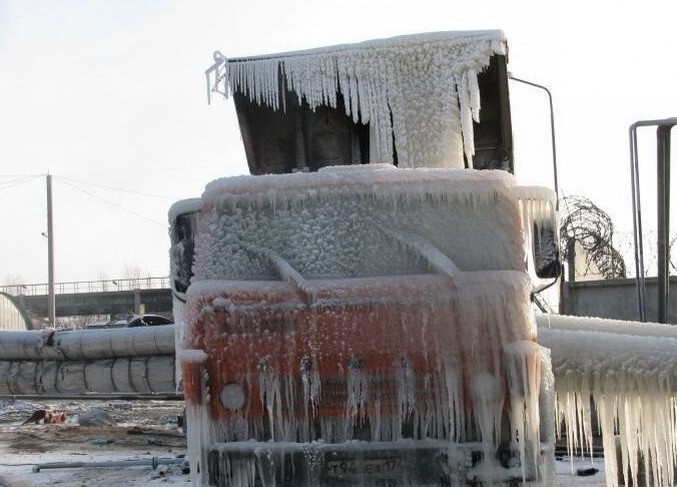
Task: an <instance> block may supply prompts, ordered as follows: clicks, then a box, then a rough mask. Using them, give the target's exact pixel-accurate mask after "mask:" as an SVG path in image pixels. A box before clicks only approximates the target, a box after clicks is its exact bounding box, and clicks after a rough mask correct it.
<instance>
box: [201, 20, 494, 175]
mask: <svg viewBox="0 0 677 487" xmlns="http://www.w3.org/2000/svg"><path fill="white" fill-rule="evenodd" d="M506 52H507V44H506V39H505V36H504V34H503V33H502V32H500V31H473V32H436V33H427V34H417V35H410V36H401V37H393V38H390V39H381V40H374V41H367V42H362V43H359V44H347V45H340V46H333V47H327V48H321V49H313V50H308V51H296V52H293V53H283V54H273V55H266V56H258V57H249V58H241V59H231V60H226V62H225V63H224V64H223V65H222V71H221V72H217V73H216V74H215V80H214V84H215V85H216V86H215V88H214V89H215V90H217V91H222V92H223V93H224V94H226V95H227V94H228V93H229V92H236V91H237V92H240V93H242V94H244V95H246V96H248V97H249V99H250V100H252V101H253V102H256V103H259V104H262V105H263V104H265V105H268V106H270V107H272V108H274V109H277V110H284V96H281V93H282V92H281V90H280V83H279V76H280V75H281V76H282V77H283V78H284V80H285V82H286V87H287V89H288V90H290V91H292V92H294V93H296V95H297V96H298V98H299V101H305V102H306V103H307V104H308V105H309V106H310V107H311V108H312V109H315V108H317V107H318V106H321V105H328V106H332V107H334V108H336V106H337V96H338V95H339V94H340V95H341V96H342V97H343V99H344V102H345V107H346V114H347V115H348V116H351V117H352V118H353V120H354V121H355V122H358V121H359V122H362V123H365V124H367V123H368V124H369V125H370V130H371V134H372V136H371V138H370V144H371V146H372V147H371V148H370V150H371V151H372V154H374V155H375V157H374V158H373V159H372V161H371V162H389V163H392V162H393V140H394V143H395V147H396V149H397V156H398V161H399V165H400V167H463V164H464V162H463V156H464V153H465V156H466V158H467V160H468V162H469V164H470V167H472V157H473V155H474V153H475V148H474V138H473V121H475V122H479V111H480V92H479V86H478V82H477V74H478V73H479V72H481V71H482V70H483V69H485V68H486V67H487V66H488V65H489V58H490V57H491V56H492V55H494V54H506ZM219 85H220V86H219Z"/></svg>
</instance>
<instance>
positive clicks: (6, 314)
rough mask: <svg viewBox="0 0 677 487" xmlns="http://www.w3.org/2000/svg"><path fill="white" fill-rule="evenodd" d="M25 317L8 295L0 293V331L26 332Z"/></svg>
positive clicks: (27, 327) (27, 325) (26, 323)
mask: <svg viewBox="0 0 677 487" xmlns="http://www.w3.org/2000/svg"><path fill="white" fill-rule="evenodd" d="M29 328H30V326H29V324H28V321H27V319H26V317H25V316H24V315H23V313H22V312H21V310H20V309H19V308H18V307H17V305H16V304H15V303H14V299H13V298H12V296H10V295H9V294H5V293H0V330H27V329H29Z"/></svg>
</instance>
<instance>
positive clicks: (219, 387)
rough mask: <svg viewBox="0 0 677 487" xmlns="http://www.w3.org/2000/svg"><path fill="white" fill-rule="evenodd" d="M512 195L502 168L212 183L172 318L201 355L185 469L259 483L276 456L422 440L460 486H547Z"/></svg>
mask: <svg viewBox="0 0 677 487" xmlns="http://www.w3.org/2000/svg"><path fill="white" fill-rule="evenodd" d="M518 193H519V192H518V191H517V190H516V189H515V184H514V179H513V177H512V176H511V175H510V174H507V173H505V172H500V171H472V170H451V169H448V170H441V169H396V168H393V167H386V166H375V167H374V166H363V167H356V168H340V169H329V170H323V171H320V172H319V173H306V174H301V173H297V174H289V175H271V176H249V177H236V178H228V179H221V180H217V181H215V182H213V183H211V184H210V185H209V186H208V187H207V190H206V191H205V193H204V195H203V198H202V201H203V205H202V208H201V210H200V211H199V213H198V214H197V219H196V220H197V228H198V231H197V235H196V242H195V243H196V247H195V265H194V267H193V271H194V279H193V283H192V284H191V286H190V288H189V289H188V292H187V304H186V308H185V317H186V320H187V323H189V326H188V330H187V333H186V343H185V344H184V348H185V349H186V350H198V351H203V352H204V354H202V353H199V352H195V353H192V354H191V353H186V354H185V357H187V359H186V360H185V361H184V385H185V391H186V402H187V407H188V412H187V414H188V416H189V419H190V421H191V422H192V426H191V427H190V428H191V429H192V430H193V433H191V434H190V437H189V451H190V455H191V465H198V464H199V465H202V468H203V470H204V468H205V465H207V464H209V466H210V469H211V470H210V471H216V472H218V475H220V476H221V477H220V478H223V479H225V480H227V481H229V482H234V483H235V484H237V485H254V484H255V481H257V479H258V481H259V482H261V483H262V484H263V485H274V480H270V479H274V472H275V468H284V461H283V460H281V459H280V457H278V456H277V455H279V453H280V451H288V452H292V451H298V450H299V449H301V450H303V451H306V452H307V455H308V458H307V460H308V462H306V465H309V464H312V461H311V460H312V459H313V458H314V457H313V456H312V455H314V454H315V453H316V452H317V448H318V447H317V445H318V442H319V443H321V444H322V445H329V444H333V445H342V446H341V448H348V447H349V448H352V449H354V451H356V452H359V451H361V449H364V448H369V447H368V446H366V445H367V444H368V443H372V444H381V445H383V442H387V443H388V444H390V445H391V446H392V445H398V444H407V445H409V444H410V442H416V441H429V440H435V441H441V442H444V444H445V445H446V447H445V448H446V450H445V451H446V452H447V453H446V454H445V457H444V458H446V462H448V463H447V464H446V465H445V467H444V468H445V469H447V470H450V471H459V472H460V474H461V475H462V477H461V478H462V479H463V481H464V482H465V480H466V479H468V480H477V481H483V482H485V483H486V484H487V485H491V484H499V483H502V482H504V481H505V479H506V478H522V477H524V478H527V477H528V478H534V477H540V478H541V480H544V483H545V485H547V482H548V480H547V479H548V478H549V477H548V474H547V472H544V471H539V469H540V468H541V467H542V466H543V462H542V461H541V460H540V459H539V458H540V456H541V450H542V447H543V445H542V443H541V441H542V440H543V441H546V442H547V441H548V439H549V435H548V432H547V428H545V430H543V431H545V433H544V436H545V438H542V436H541V434H542V429H541V426H542V425H541V423H540V416H541V415H540V410H541V407H542V404H545V403H544V402H543V399H542V394H541V392H542V389H543V384H544V382H543V372H542V371H543V370H546V371H547V370H549V367H550V366H549V358H548V355H547V354H546V353H544V351H543V350H542V349H541V348H540V347H539V346H538V345H537V343H536V342H535V338H536V336H535V324H534V321H533V315H532V313H531V310H530V301H529V293H530V281H529V278H528V276H527V274H526V272H525V269H524V266H525V253H524V243H523V234H522V230H521V228H522V226H521V219H522V218H523V217H524V216H525V215H531V214H532V213H534V212H523V211H521V208H520V204H519V198H520V195H519V194H518ZM532 196H533V195H532ZM534 214H535V213H534ZM546 402H547V401H546ZM546 410H547V411H549V409H548V408H546ZM249 440H256V441H257V442H258V443H256V445H257V446H256V448H254V449H255V450H256V455H253V456H251V457H247V458H249V459H248V460H237V458H240V457H238V456H237V455H236V456H233V451H234V450H233V449H238V448H240V449H241V450H242V451H245V450H247V449H248V448H249V449H251V448H253V447H252V446H251V445H253V443H252V442H250V441H249ZM358 440H360V441H358ZM224 442H225V443H224ZM215 444H218V445H220V446H218V445H216V446H213V445H215ZM435 444H437V443H435ZM248 445H249V446H248ZM285 445H286V446H285ZM300 445H305V446H300ZM346 445H348V446H346ZM458 445H466V448H468V449H469V450H474V451H477V452H479V454H481V455H482V458H483V460H481V461H475V463H474V464H473V462H472V461H471V460H470V458H471V457H466V456H464V453H463V450H462V449H460V447H459V446H458ZM323 448H328V447H323ZM455 448H458V450H455ZM210 449H211V450H212V453H211V455H208V453H207V452H208V451H209V450H210ZM499 449H502V450H501V451H504V452H513V453H512V454H514V455H515V458H520V459H521V462H512V463H511V461H510V460H509V458H512V457H510V456H509V455H510V453H505V454H504V457H503V460H500V459H499V455H498V452H499ZM311 452H315V453H311ZM453 452H456V453H453ZM458 452H460V456H459V453H458ZM290 454H291V453H290ZM506 455H507V456H506ZM280 462H282V464H280ZM468 462H470V463H471V464H472V468H470V467H469V466H468V465H467V463H468ZM501 462H503V463H501ZM546 464H547V462H546ZM308 475H311V476H312V475H321V472H319V471H317V472H315V471H312V472H309V473H308ZM313 478H315V477H313ZM317 478H319V477H317ZM203 480H204V479H203V478H202V479H201V478H200V476H199V475H198V474H195V477H194V479H193V482H195V483H196V484H197V483H199V482H201V481H203ZM310 485H313V484H312V482H311V484H310ZM316 485H317V484H316ZM426 485H427V484H426ZM432 485H435V484H432Z"/></svg>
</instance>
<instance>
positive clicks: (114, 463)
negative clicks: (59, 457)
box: [33, 457, 188, 473]
mask: <svg viewBox="0 0 677 487" xmlns="http://www.w3.org/2000/svg"><path fill="white" fill-rule="evenodd" d="M159 465H185V466H186V467H187V466H188V460H186V459H185V458H183V457H177V458H159V457H153V458H151V459H149V460H108V461H104V462H50V463H38V464H37V465H34V466H33V472H34V473H38V472H40V470H48V469H55V468H104V467H107V468H110V467H152V468H153V469H156V468H157V467H158V466H159Z"/></svg>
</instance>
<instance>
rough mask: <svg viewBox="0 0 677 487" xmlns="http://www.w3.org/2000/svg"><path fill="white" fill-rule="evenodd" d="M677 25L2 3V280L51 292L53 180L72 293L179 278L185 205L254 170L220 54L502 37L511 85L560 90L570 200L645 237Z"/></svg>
mask: <svg viewBox="0 0 677 487" xmlns="http://www.w3.org/2000/svg"><path fill="white" fill-rule="evenodd" d="M675 19H677V3H676V2H674V0H666V1H657V0H648V1H643V2H625V1H613V2H612V1H590V0H587V1H577V0H574V1H567V2H547V1H543V0H541V1H519V0H517V1H506V0H502V1H490V0H484V1H479V0H478V1H473V2H464V3H461V2H457V1H449V0H447V1H429V0H418V1H415V2H412V1H406V2H405V1H398V0H389V1H381V0H378V1H364V0H361V1H354V0H344V1H340V2H339V1H321V0H314V1H310V0H288V1H285V2H281V1H279V0H275V1H269V0H260V1H255V2H227V1H169V0H167V1H160V0H155V1H151V0H147V1H139V0H115V1H111V0H81V1H76V0H54V1H48V0H43V1H37V0H0V208H2V211H0V223H1V225H2V226H1V228H2V233H1V235H2V237H1V238H0V283H3V282H9V281H21V282H23V283H39V282H46V280H47V242H46V239H45V238H44V237H43V236H42V235H41V234H42V233H43V232H46V227H47V223H46V216H45V215H46V196H45V192H46V191H45V177H44V175H45V174H46V173H47V172H50V173H51V174H52V175H53V176H54V224H55V230H54V238H55V242H56V243H55V261H56V265H55V270H56V280H57V281H71V280H87V279H99V278H119V277H125V276H124V274H125V269H126V268H127V269H128V268H140V269H141V270H142V271H143V273H144V274H146V275H153V276H164V275H166V274H167V273H168V268H169V263H168V248H169V238H168V234H167V216H166V215H167V211H168V209H169V207H170V206H171V204H172V203H173V202H174V201H176V200H180V199H184V198H189V197H195V196H199V195H200V194H201V193H202V191H203V189H204V186H205V184H207V183H208V182H209V181H211V180H212V179H215V178H217V177H221V176H228V175H235V174H244V173H246V172H247V166H246V161H245V157H244V152H243V149H242V143H241V141H240V135H239V129H238V126H237V120H236V117H235V113H234V109H233V106H232V101H223V100H219V99H217V100H215V101H213V102H212V105H211V106H208V105H207V100H206V83H205V78H204V70H205V69H206V68H207V67H209V65H210V64H211V62H212V53H213V51H214V50H217V49H218V50H220V51H222V52H223V53H224V54H225V55H226V56H241V55H254V54H263V53H267V52H278V51H288V50H295V49H302V48H311V47H320V46H326V45H332V44H339V43H346V42H359V41H363V40H368V39H375V38H381V37H390V36H394V35H401V34H409V33H417V32H428V31H440V30H472V29H482V30H486V29H502V30H503V31H504V32H505V33H506V35H507V37H508V44H509V49H510V53H509V70H510V71H511V72H512V73H513V74H514V75H515V76H517V77H521V78H524V79H527V80H530V81H534V82H536V83H540V84H544V85H546V86H548V87H549V88H550V89H551V90H552V92H553V95H554V105H555V122H556V134H557V149H558V162H559V178H560V189H561V190H562V192H563V193H564V194H568V195H583V196H586V197H588V198H591V199H592V200H593V201H594V202H595V203H596V204H598V205H599V206H600V207H602V208H603V209H605V210H607V211H608V212H609V213H610V214H611V215H612V217H613V218H614V219H615V220H616V222H617V226H618V227H620V228H619V229H621V230H623V229H625V230H629V229H630V221H631V220H630V216H631V214H630V184H629V180H630V176H629V170H628V167H629V156H628V127H629V125H630V124H631V123H632V122H634V121H636V120H641V119H655V118H666V117H670V116H677V90H676V88H675V87H676V86H677V85H675V80H677V63H676V62H675V57H676V55H677V53H676V51H677V49H676V48H677V38H676V37H675V34H674V32H675ZM510 88H511V99H512V110H513V123H514V127H513V128H514V134H513V136H514V144H515V165H516V167H517V174H518V177H519V178H520V179H521V180H522V181H523V182H525V183H529V184H532V183H540V184H551V181H552V169H551V167H552V166H551V158H550V133H549V119H548V112H547V99H546V97H545V95H544V93H542V92H540V90H537V89H534V88H529V87H525V86H522V85H517V84H514V83H511V85H510ZM640 144H642V146H644V145H646V147H648V149H646V154H647V156H646V157H644V149H642V151H643V152H642V160H641V162H642V164H643V166H644V167H645V168H646V171H645V172H646V174H647V176H648V175H649V174H650V172H651V171H653V164H654V158H655V155H654V154H655V149H654V146H653V144H654V142H653V135H652V132H651V131H650V132H648V135H647V136H646V137H642V139H641V141H640ZM674 145H677V143H673V147H674ZM674 153H675V150H674V148H673V154H674ZM673 159H674V156H673ZM676 171H677V169H676V170H675V171H673V173H674V172H676ZM30 176H34V177H33V178H29V177H30ZM645 179H646V180H647V182H649V181H650V180H651V178H649V177H647V178H645ZM650 193H651V190H647V191H645V195H647V198H648V197H650ZM646 204H647V205H648V204H649V202H648V201H647V203H646ZM647 212H649V213H650V211H649V210H647ZM673 213H675V212H673ZM649 224H650V225H652V223H651V222H650V223H649ZM628 264H630V263H628Z"/></svg>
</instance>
